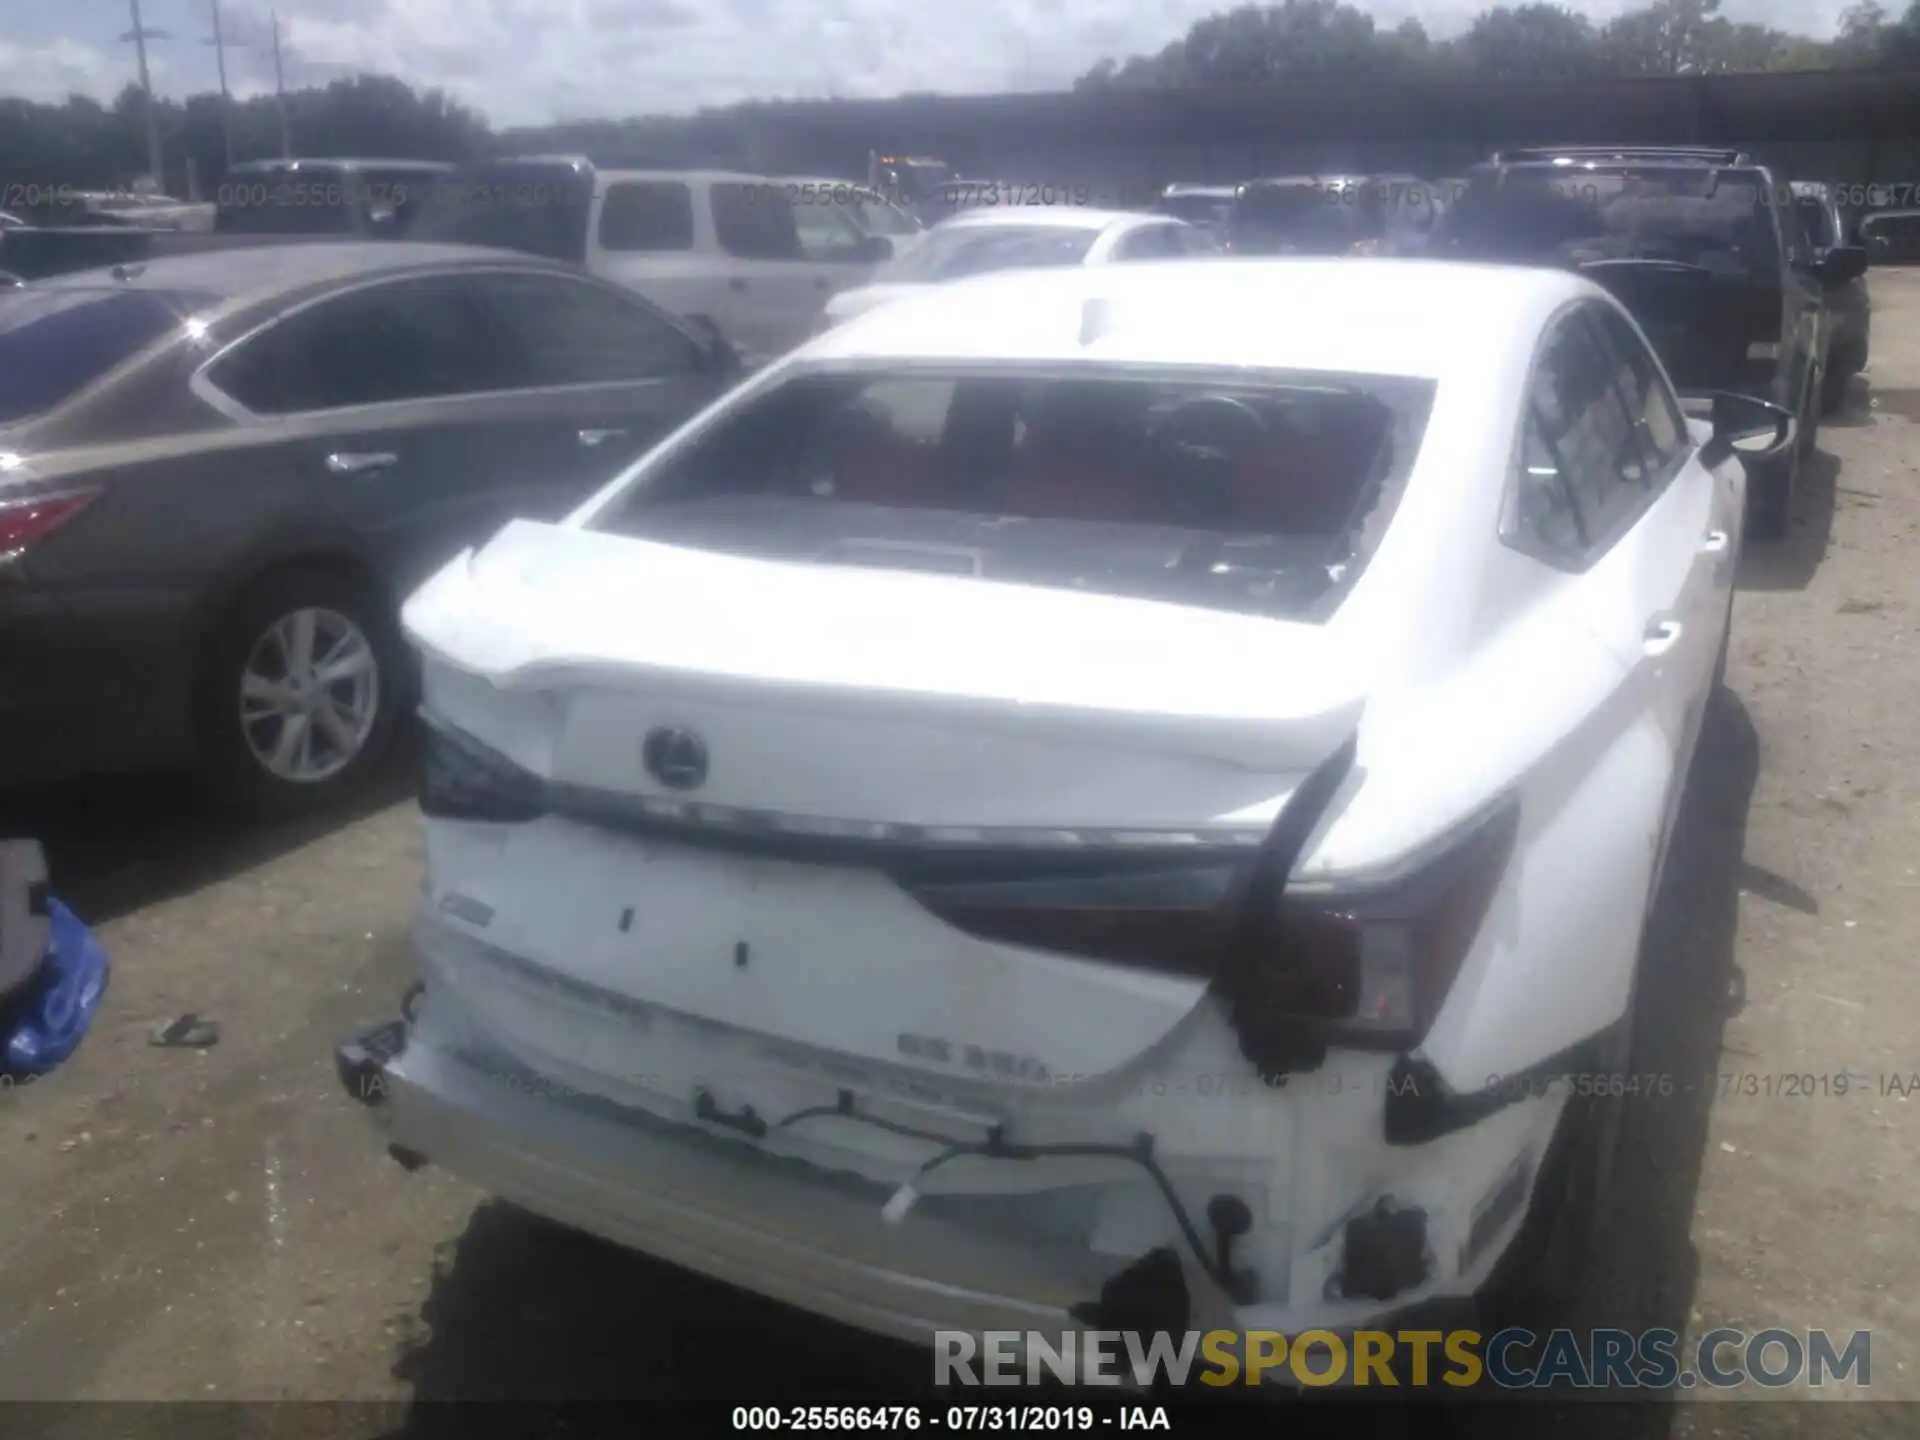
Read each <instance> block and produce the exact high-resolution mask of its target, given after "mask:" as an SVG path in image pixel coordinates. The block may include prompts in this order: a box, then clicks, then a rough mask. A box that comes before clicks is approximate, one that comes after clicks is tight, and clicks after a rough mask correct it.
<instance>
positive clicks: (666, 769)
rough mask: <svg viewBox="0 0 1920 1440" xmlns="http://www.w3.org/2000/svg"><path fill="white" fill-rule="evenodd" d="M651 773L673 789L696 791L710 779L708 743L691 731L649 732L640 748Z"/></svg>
mask: <svg viewBox="0 0 1920 1440" xmlns="http://www.w3.org/2000/svg"><path fill="white" fill-rule="evenodd" d="M640 760H641V763H642V764H644V765H645V766H646V767H647V773H648V774H649V775H651V776H653V778H654V779H656V780H658V781H659V782H660V783H661V784H662V785H664V786H666V787H667V788H668V789H669V790H695V789H698V788H699V787H700V786H701V785H702V784H704V783H705V782H706V778H707V742H706V741H704V740H702V739H701V738H700V737H699V736H698V735H696V734H694V733H693V732H692V731H691V730H677V729H674V728H672V727H671V726H662V727H661V728H660V729H658V730H649V731H648V732H647V738H646V739H645V740H644V741H643V742H642V743H641V746H640Z"/></svg>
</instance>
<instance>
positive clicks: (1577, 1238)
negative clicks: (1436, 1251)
mask: <svg viewBox="0 0 1920 1440" xmlns="http://www.w3.org/2000/svg"><path fill="white" fill-rule="evenodd" d="M1634 989H1635V990H1637V989H1638V986H1637V985H1636V986H1635V987H1634ZM1633 1004H1634V1001H1633V994H1632V993H1631V992H1630V993H1629V996H1628V1001H1627V1012H1626V1014H1625V1015H1624V1016H1622V1017H1621V1018H1620V1019H1619V1020H1618V1021H1616V1022H1615V1023H1614V1025H1613V1026H1612V1027H1610V1028H1609V1029H1608V1030H1607V1031H1606V1032H1605V1033H1604V1034H1603V1035H1602V1036H1601V1037H1600V1038H1599V1040H1598V1041H1597V1043H1596V1045H1595V1046H1594V1048H1593V1052H1592V1055H1593V1058H1592V1063H1591V1067H1590V1070H1589V1072H1588V1073H1590V1074H1592V1075H1596V1076H1599V1075H1616V1074H1617V1075H1623V1076H1624V1075H1630V1074H1631V1073H1632V1063H1631V1062H1632V1055H1633ZM1626 1104H1627V1102H1626V1097H1625V1096H1613V1095H1591V1094H1589V1095H1580V1094H1577V1093H1576V1094H1570V1095H1569V1096H1568V1097H1567V1101H1566V1107H1565V1109H1563V1110H1562V1111H1561V1114H1560V1123H1559V1125H1558V1126H1557V1127H1556V1128H1555V1130H1554V1133H1553V1139H1552V1141H1551V1142H1550V1143H1549V1144H1548V1146H1547V1153H1546V1155H1545V1157H1544V1158H1543V1159H1542V1161H1541V1164H1540V1174H1539V1178H1538V1179H1537V1180H1536V1181H1535V1183H1534V1191H1533V1199H1532V1201H1531V1203H1530V1205H1529V1207H1528V1210H1527V1218H1526V1220H1525V1221H1524V1222H1523V1223H1522V1224H1521V1227H1520V1232H1519V1234H1518V1235H1516V1236H1515V1237H1514V1241H1513V1244H1512V1246H1511V1247H1510V1248H1509V1250H1508V1251H1507V1254H1506V1255H1505V1257H1503V1259H1502V1260H1501V1262H1500V1265H1499V1267H1498V1269H1497V1270H1496V1272H1495V1274H1494V1276H1493V1278H1492V1279H1491V1280H1490V1281H1489V1283H1488V1285H1487V1288H1486V1289H1485V1290H1484V1291H1483V1292H1482V1293H1481V1295H1480V1297H1479V1309H1480V1311H1481V1319H1482V1321H1483V1323H1484V1324H1485V1325H1486V1327H1487V1328H1488V1330H1489V1332H1490V1333H1491V1331H1493V1330H1498V1329H1502V1328H1505V1327H1506V1326H1507V1325H1510V1324H1516V1325H1528V1326H1531V1327H1533V1328H1535V1329H1540V1328H1541V1327H1542V1326H1551V1325H1557V1324H1561V1323H1563V1322H1564V1317H1566V1316H1568V1315H1570V1314H1572V1313H1573V1312H1574V1310H1575V1307H1576V1306H1577V1305H1578V1303H1579V1301H1580V1299H1581V1297H1582V1296H1583V1295H1584V1294H1585V1293H1587V1292H1588V1291H1589V1290H1590V1288H1591V1285H1592V1281H1593V1279H1594V1277H1595V1274H1596V1270H1597V1266H1598V1265H1599V1263H1600V1261H1601V1258H1602V1256H1603V1253H1604V1252H1603V1249H1602V1246H1601V1241H1602V1239H1603V1238H1604V1231H1605V1226H1606V1222H1607V1217H1608V1216H1609V1214H1610V1213H1611V1212H1612V1209H1613V1204H1612V1201H1613V1193H1612V1191H1613V1183H1614V1176H1615V1174H1616V1171H1617V1168H1618V1167H1617V1163H1616V1162H1617V1159H1618V1155H1619V1151H1620V1148H1621V1141H1620V1134H1621V1129H1622V1124H1623V1122H1624V1120H1625V1117H1626Z"/></svg>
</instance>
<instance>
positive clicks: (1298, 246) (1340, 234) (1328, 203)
mask: <svg viewBox="0 0 1920 1440" xmlns="http://www.w3.org/2000/svg"><path fill="white" fill-rule="evenodd" d="M1387 199H1388V197H1387V195H1386V194H1385V193H1384V192H1383V191H1382V190H1381V188H1380V187H1379V186H1377V185H1374V184H1370V183H1368V182H1366V181H1360V180H1301V181H1291V182H1287V183H1284V184H1266V185H1249V186H1248V187H1247V188H1246V189H1245V190H1243V191H1242V192H1241V193H1240V197H1239V198H1238V199H1237V200H1236V201H1234V205H1233V210H1232V213H1231V215H1230V216H1229V218H1228V227H1229V230H1230V231H1231V234H1232V238H1233V247H1234V249H1235V250H1236V251H1238V252H1240V253H1241V254H1253V255H1259V254H1285V253H1298V254H1309V255H1311V254H1339V253H1342V252H1344V251H1346V250H1348V249H1350V248H1351V247H1352V246H1353V245H1354V244H1355V243H1356V242H1357V241H1360V240H1368V239H1378V238H1380V237H1381V236H1383V235H1385V234H1386V229H1387Z"/></svg>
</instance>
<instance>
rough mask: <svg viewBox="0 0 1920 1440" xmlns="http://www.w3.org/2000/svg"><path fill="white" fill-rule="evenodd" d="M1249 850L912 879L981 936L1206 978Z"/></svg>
mask: <svg viewBox="0 0 1920 1440" xmlns="http://www.w3.org/2000/svg"><path fill="white" fill-rule="evenodd" d="M1251 871H1252V862H1251V857H1236V858H1235V859H1233V860H1228V861H1223V862H1219V863H1213V864H1192V863H1189V864H1187V865H1182V866H1177V867H1175V866H1168V865H1166V864H1164V862H1163V863H1162V864H1161V865H1160V866H1159V867H1158V868H1154V869H1141V868H1138V867H1134V866H1129V867H1126V868H1116V869H1113V870H1110V871H1107V872H1105V873H1095V874H1083V875H1078V876H1068V877H1060V878H1048V879H1031V880H1029V879H1020V880H1009V881H989V882H984V883H981V882H966V883H960V884H912V883H908V884H907V885H906V887H905V888H906V889H907V891H908V893H909V894H911V895H912V896H913V897H914V899H916V900H918V901H919V902H920V903H921V905H923V906H925V907H926V908H927V909H928V910H931V911H932V912H933V913H934V914H935V915H938V916H939V917H940V918H941V919H942V920H945V921H946V922H947V923H948V924H950V925H952V926H954V927H956V928H957V929H960V930H964V931H966V932H967V933H968V934H969V935H973V936H976V937H978V938H979V939H983V940H997V941H999V942H1000V943H1002V944H1005V945H1024V946H1028V947H1030V948H1032V949H1035V950H1050V951H1053V952H1054V953H1056V954H1061V955H1078V956H1083V957H1085V958H1087V959H1090V960H1108V961H1112V962H1114V963H1116V964H1121V965H1138V966H1142V967H1144V968H1147V969H1153V970H1164V971H1170V972H1173V973H1176V974H1185V975H1193V976H1197V977H1199V978H1203V979H1204V978H1209V977H1211V976H1212V975H1213V974H1214V972H1215V971H1216V970H1218V969H1219V967H1220V961H1221V958H1222V956H1223V955H1224V954H1225V950H1226V946H1227V945H1228V944H1229V943H1230V942H1231V941H1232V939H1233V936H1234V933H1235V931H1236V929H1237V928H1238V925H1239V917H1240V913H1241V912H1240V902H1241V900H1242V898H1243V897H1244V895H1245V894H1246V890H1247V884H1248V881H1249V879H1250V877H1251Z"/></svg>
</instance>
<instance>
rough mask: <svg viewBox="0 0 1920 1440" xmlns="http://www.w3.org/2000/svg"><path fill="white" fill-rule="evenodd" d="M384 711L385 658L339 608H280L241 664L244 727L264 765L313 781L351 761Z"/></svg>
mask: <svg viewBox="0 0 1920 1440" xmlns="http://www.w3.org/2000/svg"><path fill="white" fill-rule="evenodd" d="M379 713H380V665H379V662H378V660H377V659H376V658H375V656H374V653H373V644H372V642H371V641H369V640H368V639H367V636H366V632H364V631H363V630H361V628H360V627H359V626H358V625H356V624H354V623H353V621H352V620H351V619H349V618H348V617H347V616H345V615H342V614H341V613H340V612H339V611H338V610H327V609H321V608H310V609H304V610H294V611H291V612H290V613H288V614H286V615H282V616H281V617H280V618H279V619H278V620H276V621H274V622H273V624H271V625H269V626H268V627H267V628H266V630H265V631H264V632H262V634H261V636H260V638H259V639H257V640H255V641H254V642H253V649H252V650H251V651H250V652H249V653H248V655H247V663H246V665H245V666H244V667H242V669H241V671H240V733H241V734H242V735H244V736H245V737H246V741H247V748H248V749H249V750H250V751H252V752H253V758H254V759H255V760H256V761H258V762H259V764H260V766H261V768H262V769H264V770H265V771H266V772H267V773H268V774H269V775H272V776H273V777H275V778H276V779H279V780H290V781H292V782H294V783H295V784H299V785H311V784H314V783H317V782H318V781H321V780H330V779H332V778H333V777H334V776H335V775H338V774H339V773H340V772H341V771H342V770H344V769H346V768H347V766H349V765H351V764H352V763H353V760H354V757H355V756H357V755H358V754H359V753H360V751H361V750H362V749H363V748H364V747H365V745H366V743H367V737H368V736H369V735H371V734H372V733H373V722H374V718H375V717H376V716H377V715H378V714H379Z"/></svg>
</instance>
